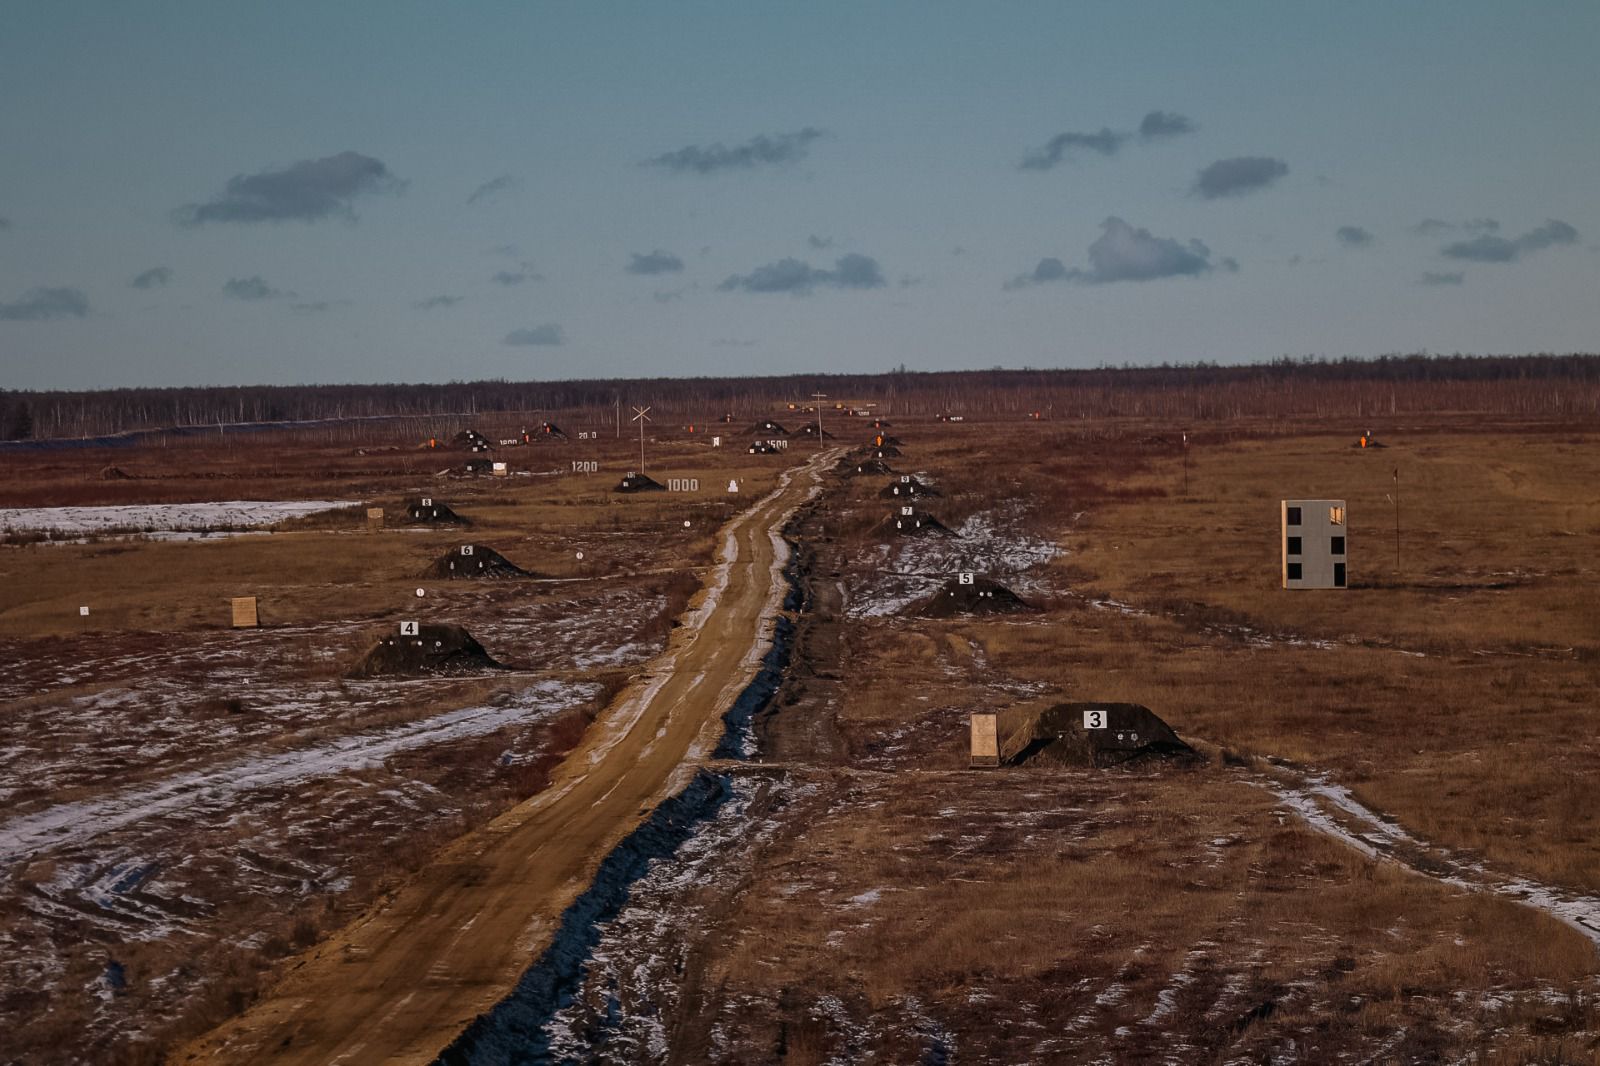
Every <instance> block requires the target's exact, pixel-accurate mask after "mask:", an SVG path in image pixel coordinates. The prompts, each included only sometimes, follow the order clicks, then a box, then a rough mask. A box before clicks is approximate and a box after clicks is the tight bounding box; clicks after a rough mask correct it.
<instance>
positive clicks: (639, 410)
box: [633, 407, 650, 474]
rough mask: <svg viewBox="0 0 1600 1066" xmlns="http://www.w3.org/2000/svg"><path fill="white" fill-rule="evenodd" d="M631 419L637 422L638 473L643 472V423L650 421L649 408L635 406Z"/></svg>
mask: <svg viewBox="0 0 1600 1066" xmlns="http://www.w3.org/2000/svg"><path fill="white" fill-rule="evenodd" d="M634 411H635V412H636V413H635V414H634V416H633V420H634V421H635V422H637V423H639V473H641V474H642V473H644V424H645V423H646V422H648V421H650V408H648V407H635V408H634Z"/></svg>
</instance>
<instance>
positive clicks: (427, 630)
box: [347, 623, 505, 678]
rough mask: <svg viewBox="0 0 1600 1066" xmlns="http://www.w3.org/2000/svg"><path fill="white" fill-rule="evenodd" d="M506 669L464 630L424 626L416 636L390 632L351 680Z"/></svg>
mask: <svg viewBox="0 0 1600 1066" xmlns="http://www.w3.org/2000/svg"><path fill="white" fill-rule="evenodd" d="M503 669H505V667H504V666H502V665H501V664H500V663H498V662H496V661H495V660H494V658H493V657H492V656H490V654H489V653H488V652H487V651H485V650H484V647H483V645H482V644H479V643H478V642H477V641H476V640H474V639H473V637H472V634H471V633H468V632H467V631H466V630H465V629H462V628H461V627H460V626H453V625H435V624H431V623H423V624H422V625H419V626H418V627H417V633H416V635H415V636H402V635H401V634H400V632H399V626H394V627H392V628H390V629H389V631H388V632H386V633H384V635H383V636H381V637H380V638H378V642H377V643H376V644H374V645H373V646H372V648H371V649H369V650H368V651H367V653H366V654H365V655H364V656H362V657H361V661H360V662H358V663H357V664H356V665H355V667H354V668H352V669H351V671H350V673H349V674H348V675H347V676H349V677H353V678H359V677H425V676H429V675H436V674H469V673H476V672H477V671H480V670H503Z"/></svg>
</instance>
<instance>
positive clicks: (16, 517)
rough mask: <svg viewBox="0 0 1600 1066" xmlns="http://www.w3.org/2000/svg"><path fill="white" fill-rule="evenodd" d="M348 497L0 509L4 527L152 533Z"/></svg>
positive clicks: (233, 522) (290, 512)
mask: <svg viewBox="0 0 1600 1066" xmlns="http://www.w3.org/2000/svg"><path fill="white" fill-rule="evenodd" d="M350 506H353V502H352V501H350V500H227V501H225V502H222V503H139V504H120V505H116V506H109V507H0V531H6V532H31V531H35V530H57V531H60V532H63V533H98V532H101V531H103V530H108V529H116V530H128V529H133V530H142V531H145V532H150V533H157V532H176V531H180V530H202V529H216V528H218V527H230V526H232V527H236V526H270V525H272V524H273V523H275V522H282V521H284V520H285V519H288V518H299V517H301V516H303V515H308V514H315V513H316V512H317V511H327V510H330V509H332V508H335V507H350Z"/></svg>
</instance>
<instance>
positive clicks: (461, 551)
mask: <svg viewBox="0 0 1600 1066" xmlns="http://www.w3.org/2000/svg"><path fill="white" fill-rule="evenodd" d="M422 576H423V577H426V578H433V579H435V580H440V579H442V580H446V581H455V580H457V579H461V580H471V579H474V578H484V579H488V580H503V579H505V578H516V577H535V576H537V575H535V574H534V573H532V572H531V571H528V570H524V569H522V567H520V566H518V565H517V564H516V563H513V562H512V561H511V560H510V559H507V558H506V557H505V556H504V555H501V554H500V553H499V552H497V551H495V550H494V549H493V548H490V547H486V546H485V545H482V544H462V545H459V546H457V547H455V548H452V549H451V550H450V551H448V552H446V553H445V554H444V555H441V556H440V557H439V558H437V559H435V560H434V561H433V562H432V563H431V564H429V566H428V568H427V569H426V570H424V571H423V572H422Z"/></svg>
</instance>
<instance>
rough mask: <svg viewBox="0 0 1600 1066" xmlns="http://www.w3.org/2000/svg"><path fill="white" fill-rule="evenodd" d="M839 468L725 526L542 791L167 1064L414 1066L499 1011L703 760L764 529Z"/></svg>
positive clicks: (771, 531) (799, 472) (774, 578)
mask: <svg viewBox="0 0 1600 1066" xmlns="http://www.w3.org/2000/svg"><path fill="white" fill-rule="evenodd" d="M837 457H838V450H837V449H835V450H833V451H830V452H827V453H822V454H820V455H819V456H817V457H816V458H814V459H813V460H812V461H811V462H809V463H807V464H806V465H805V466H803V467H796V468H795V469H793V470H791V471H789V472H788V473H787V474H786V475H785V476H784V478H783V480H782V481H781V482H780V484H779V487H778V488H777V489H776V490H775V491H774V492H772V493H771V494H770V495H768V496H766V497H764V498H763V499H762V500H760V501H759V502H757V503H756V504H755V505H754V506H752V507H751V508H749V509H748V510H746V511H743V512H742V513H740V514H739V515H738V516H737V517H735V518H734V519H733V520H731V521H730V522H729V523H728V524H727V525H726V526H725V527H724V528H723V530H722V533H721V537H722V547H721V550H720V553H719V555H718V561H717V565H716V566H715V567H714V568H712V570H711V571H710V572H709V573H708V574H707V575H706V581H705V584H704V586H703V588H702V590H701V592H700V594H699V595H698V596H697V597H696V599H695V601H694V602H693V604H692V605H691V607H690V610H689V612H688V614H687V615H686V617H685V619H684V623H683V625H682V626H681V627H680V628H678V629H677V630H675V631H674V634H673V637H672V641H671V643H670V644H669V646H668V647H667V650H666V651H665V652H663V653H662V654H661V656H660V657H658V658H657V659H655V660H653V661H652V662H651V663H650V664H649V665H648V667H646V669H645V671H644V672H643V673H642V675H641V676H640V677H639V678H638V679H637V680H635V681H634V683H633V684H632V685H630V686H629V688H628V689H627V690H626V691H625V692H623V693H622V695H621V696H619V697H618V699H617V700H616V702H615V703H614V704H613V705H612V706H611V707H610V708H608V709H607V710H606V712H605V713H604V714H603V715H602V716H601V717H600V718H599V720H597V721H596V722H595V724H594V726H592V727H591V728H590V730H589V734H588V735H587V736H586V737H585V738H584V741H583V743H582V744H581V745H580V746H579V747H578V748H577V749H576V750H575V751H574V752H573V753H572V754H571V755H570V756H569V757H568V758H567V759H566V761H565V762H564V763H563V764H562V766H561V767H560V769H559V770H558V771H557V772H556V774H555V776H554V778H553V779H552V781H551V783H550V786H549V788H547V789H546V790H545V791H544V792H541V793H540V794H539V795H537V796H535V797H533V798H532V799H530V800H528V801H527V802H526V803H523V804H521V805H520V806H518V807H516V808H514V809H512V810H510V811H508V812H506V813H505V814H504V815H502V816H501V817H499V818H497V819H495V820H494V821H493V822H491V823H490V824H489V825H487V826H485V827H484V828H482V829H481V830H478V831H477V832H474V833H471V834H469V835H468V836H466V837H463V838H462V839H460V840H458V841H456V842H455V843H454V844H452V845H451V846H450V847H449V848H447V849H446V850H445V851H444V852H443V853H442V854H441V855H440V856H439V857H438V858H437V859H436V860H435V861H434V862H433V863H432V864H430V865H429V866H428V867H427V868H426V869H424V870H422V871H421V872H420V873H419V874H418V875H417V876H416V877H415V878H413V879H412V880H411V881H409V882H408V883H407V884H406V885H405V886H404V887H403V888H402V889H401V890H400V891H399V892H398V893H397V894H396V895H395V896H394V897H392V898H391V899H389V900H387V901H385V902H382V903H379V904H377V905H375V906H374V907H373V908H372V909H371V910H369V911H368V912H367V913H366V914H364V915H363V916H361V917H360V918H358V919H357V920H355V921H354V922H352V923H351V924H350V925H349V926H347V927H346V928H345V929H343V930H341V931H340V932H338V933H337V934H335V935H334V936H333V937H332V938H330V939H329V940H327V941H325V942H324V943H323V944H322V945H320V946H319V947H318V948H316V949H315V950H313V951H312V952H310V953H308V954H307V955H305V956H302V957H301V958H299V959H296V960H294V961H293V962H292V963H291V964H290V967H289V969H288V971H287V972H286V974H285V976H284V977H283V979H282V980H281V981H280V982H279V983H278V985H277V986H276V987H275V988H273V990H272V991H271V992H270V993H269V994H268V995H267V996H266V997H265V998H263V999H262V1000H261V1001H260V1002H258V1003H257V1004H256V1005H255V1006H254V1007H252V1008H251V1009H250V1010H249V1011H247V1012H246V1013H245V1014H243V1015H241V1016H240V1017H238V1018H236V1019H234V1020H233V1021H231V1022H228V1023H227V1024H225V1025H223V1026H221V1027H219V1028H218V1029H216V1030H214V1031H213V1032H211V1033H210V1034H208V1035H207V1036H205V1037H204V1038H202V1039H201V1040H199V1041H197V1042H196V1043H194V1044H192V1045H190V1046H189V1047H186V1048H184V1049H181V1050H180V1051H179V1052H178V1053H177V1054H176V1055H174V1056H173V1057H172V1059H171V1061H173V1062H204V1061H219V1062H224V1061H225V1062H253V1063H264V1062H271V1063H286V1064H287V1063H305V1064H315V1066H326V1064H332V1063H348V1064H366V1063H426V1062H430V1061H432V1060H433V1058H434V1057H435V1056H436V1055H438V1053H439V1052H440V1050H441V1049H443V1048H444V1047H445V1046H446V1045H447V1044H449V1043H450V1041H451V1040H452V1039H454V1037H455V1036H456V1035H457V1034H458V1033H459V1032H460V1031H461V1030H462V1029H463V1028H464V1027H465V1026H466V1025H467V1024H468V1023H469V1022H471V1021H472V1020H473V1019H474V1018H475V1017H477V1015H478V1014H479V1013H481V1012H483V1011H485V1010H487V1009H489V1008H490V1007H491V1006H493V1005H494V1004H495V1003H496V1002H497V1001H499V1000H500V999H501V998H502V997H504V996H505V995H506V994H507V993H508V992H509V991H510V990H511V989H512V987H513V986H514V985H515V984H516V981H517V978H518V977H519V976H520V975H521V973H522V972H523V970H524V969H526V967H527V966H528V965H529V964H530V963H531V962H532V961H533V959H534V958H535V957H537V955H538V954H539V953H540V951H541V950H542V949H543V948H544V947H545V945H546V944H547V943H548V941H549V938H550V936H551V934H552V933H553V932H554V930H555V929H556V926H557V923H558V920H559V918H560V915H561V913H562V911H563V910H565V909H566V907H567V905H568V904H570V903H571V902H572V901H573V899H574V898H576V896H577V895H578V894H579V893H580V892H581V891H582V890H583V889H584V888H585V887H586V886H587V884H588V883H589V881H590V880H591V879H592V877H593V874H594V871H595V869H596V867H597V866H598V865H599V863H600V861H601V860H602V859H603V858H604V857H605V855H606V854H607V853H608V852H609V851H610V850H611V849H612V848H613V847H614V846H615V845H616V844H617V843H618V842H619V841H620V840H621V839H622V838H623V837H624V836H626V835H627V834H628V833H629V832H630V831H631V830H632V829H634V828H635V827H636V826H637V825H638V824H639V823H640V822H641V821H642V820H643V819H644V818H645V817H646V816H647V815H648V814H649V812H650V810H651V809H652V808H653V807H654V806H655V805H656V804H657V803H659V802H660V801H661V800H662V799H664V798H665V797H666V796H667V795H669V794H670V793H671V792H673V791H675V790H677V789H679V788H681V787H683V785H684V784H685V783H687V781H688V780H689V778H690V777H691V776H692V774H693V772H694V768H695V766H696V764H698V763H699V762H701V761H703V760H705V759H707V758H709V757H710V755H711V752H712V751H713V749H714V748H715V747H716V744H717V740H718V738H719V736H720V732H721V726H722V723H721V715H722V712H723V711H724V710H726V709H727V708H728V706H729V705H730V704H731V703H732V702H733V700H734V699H735V698H736V697H737V696H738V694H739V692H740V690H741V689H742V688H743V687H744V686H745V685H746V684H747V683H748V682H749V681H750V679H751V678H752V677H753V676H754V674H755V672H756V670H757V669H758V667H759V665H760V660H761V656H762V655H763V653H764V652H765V650H766V645H767V643H768V641H769V639H770V629H771V626H770V624H769V623H770V622H771V620H772V619H773V618H774V617H775V615H776V612H777V610H778V608H779V607H780V605H781V603H782V600H783V595H784V591H785V582H784V580H783V574H782V570H783V564H784V558H785V546H784V544H783V541H782V538H781V536H780V533H779V531H780V529H781V528H782V526H783V524H784V522H785V521H786V520H787V517H788V516H789V514H791V513H792V512H793V511H794V509H795V508H796V507H797V506H799V505H800V504H801V503H802V502H804V501H805V500H806V499H807V498H808V497H809V496H810V495H811V494H812V492H813V491H814V488H815V486H816V485H817V484H818V483H819V478H820V476H821V474H822V472H823V471H824V470H826V469H827V467H828V465H829V463H830V462H831V461H833V460H836V459H837Z"/></svg>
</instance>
